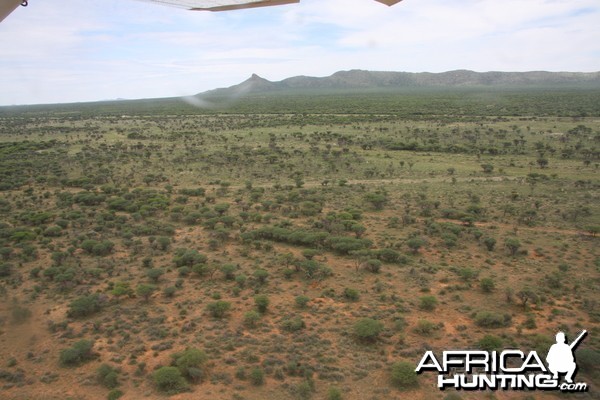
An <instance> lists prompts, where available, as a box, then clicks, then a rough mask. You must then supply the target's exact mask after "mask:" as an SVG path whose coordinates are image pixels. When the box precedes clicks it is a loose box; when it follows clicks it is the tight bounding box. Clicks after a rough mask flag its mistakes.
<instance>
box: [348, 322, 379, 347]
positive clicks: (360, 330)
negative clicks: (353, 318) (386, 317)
mask: <svg viewBox="0 0 600 400" xmlns="http://www.w3.org/2000/svg"><path fill="white" fill-rule="evenodd" d="M382 330H383V324H382V323H381V322H379V321H375V320H374V319H371V318H363V319H361V320H359V321H357V322H356V323H355V324H354V327H353V332H354V336H355V337H356V338H357V339H358V340H359V341H363V342H374V341H375V340H377V338H378V337H379V334H380V333H381V331H382Z"/></svg>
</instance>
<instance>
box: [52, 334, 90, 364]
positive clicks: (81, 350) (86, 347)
mask: <svg viewBox="0 0 600 400" xmlns="http://www.w3.org/2000/svg"><path fill="white" fill-rule="evenodd" d="M93 347H94V342H92V341H91V340H85V339H83V340H80V341H78V342H76V343H75V344H74V345H73V347H70V348H68V349H64V350H62V351H61V352H60V356H59V362H60V365H62V366H63V367H70V366H77V365H80V364H82V363H84V362H85V361H88V360H90V359H91V358H92V357H93V353H92V348H93Z"/></svg>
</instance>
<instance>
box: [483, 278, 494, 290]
mask: <svg viewBox="0 0 600 400" xmlns="http://www.w3.org/2000/svg"><path fill="white" fill-rule="evenodd" d="M479 287H480V288H481V290H482V291H483V292H484V293H491V292H492V291H494V288H495V287H496V284H495V283H494V280H493V279H492V278H483V279H482V280H481V281H479Z"/></svg>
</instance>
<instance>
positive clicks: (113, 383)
mask: <svg viewBox="0 0 600 400" xmlns="http://www.w3.org/2000/svg"><path fill="white" fill-rule="evenodd" d="M96 375H97V377H98V382H100V384H102V385H103V386H105V387H107V388H108V389H114V388H116V387H117V386H118V385H119V371H117V370H116V369H115V368H113V367H111V366H110V365H108V364H102V365H100V367H98V369H97V370H96Z"/></svg>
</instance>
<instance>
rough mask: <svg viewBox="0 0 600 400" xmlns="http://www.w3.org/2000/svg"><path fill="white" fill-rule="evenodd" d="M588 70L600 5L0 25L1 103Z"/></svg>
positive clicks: (38, 19)
mask: <svg viewBox="0 0 600 400" xmlns="http://www.w3.org/2000/svg"><path fill="white" fill-rule="evenodd" d="M349 69H366V70H375V71H408V72H444V71H450V70H455V69H470V70H474V71H480V72H484V71H534V70H535V71H538V70H544V71H573V72H595V71H600V2H599V1H598V0H460V1H456V0H404V1H402V2H401V3H399V4H397V5H395V6H393V7H387V6H385V5H383V4H380V3H377V2H375V1H372V0H302V1H301V3H300V4H292V5H285V6H278V7H268V8H261V9H249V10H236V11H230V12H221V13H212V12H192V11H187V10H183V9H179V8H173V7H166V6H161V5H156V4H152V3H146V2H142V1H137V0H87V1H81V0H29V6H28V7H19V8H18V9H17V10H16V11H15V12H14V13H13V14H11V15H10V16H8V17H7V18H6V19H5V20H4V21H3V22H1V23H0V105H13V104H40V103H64V102H81V101H96V100H111V99H117V98H127V99H138V98H155V97H173V96H187V95H192V94H195V93H199V92H203V91H205V90H210V89H215V88H219V87H228V86H231V85H234V84H237V83H240V82H242V81H244V80H245V79H247V78H248V77H250V75H251V74H252V73H256V74H258V75H260V76H262V77H263V78H266V79H269V80H271V81H278V80H281V79H285V78H288V77H290V76H296V75H308V76H328V75H331V74H332V73H334V72H336V71H340V70H349Z"/></svg>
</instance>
